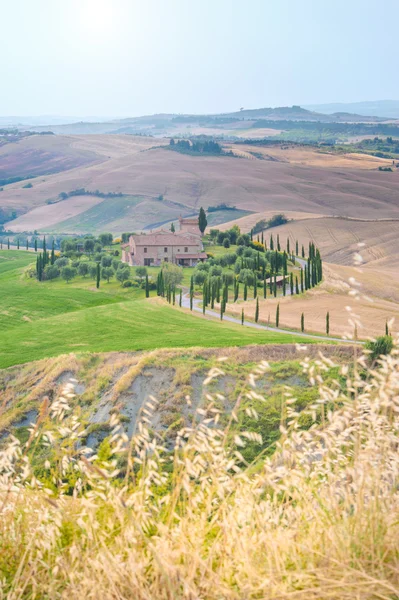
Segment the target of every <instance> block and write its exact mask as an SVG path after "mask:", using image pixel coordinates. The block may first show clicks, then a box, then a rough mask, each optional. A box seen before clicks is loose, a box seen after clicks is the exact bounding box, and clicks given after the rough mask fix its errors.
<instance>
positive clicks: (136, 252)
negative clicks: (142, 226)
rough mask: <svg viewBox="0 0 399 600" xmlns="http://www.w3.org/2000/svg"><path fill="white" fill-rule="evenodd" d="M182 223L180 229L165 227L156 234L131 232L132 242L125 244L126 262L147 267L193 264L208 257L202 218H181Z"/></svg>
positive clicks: (189, 265) (191, 265)
mask: <svg viewBox="0 0 399 600" xmlns="http://www.w3.org/2000/svg"><path fill="white" fill-rule="evenodd" d="M179 223H180V229H179V231H177V232H175V233H172V232H171V231H166V230H164V229H161V230H159V231H156V232H154V233H148V234H141V235H131V236H130V238H129V242H128V243H127V244H123V245H122V262H125V263H127V264H129V265H131V266H138V265H141V266H142V265H144V266H145V267H150V266H159V265H161V264H162V263H163V262H171V263H174V264H177V265H181V266H182V267H193V266H195V265H196V264H197V263H198V262H200V261H202V262H203V261H204V260H206V258H207V255H206V253H205V252H204V246H203V244H202V236H201V231H200V229H199V227H198V217H189V218H185V219H183V218H182V217H180V218H179Z"/></svg>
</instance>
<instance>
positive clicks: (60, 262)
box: [54, 256, 69, 269]
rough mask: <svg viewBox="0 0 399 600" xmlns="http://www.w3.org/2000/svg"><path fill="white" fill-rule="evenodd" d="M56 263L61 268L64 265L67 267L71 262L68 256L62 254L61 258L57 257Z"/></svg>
mask: <svg viewBox="0 0 399 600" xmlns="http://www.w3.org/2000/svg"><path fill="white" fill-rule="evenodd" d="M54 264H55V265H56V266H57V267H58V268H59V269H61V268H62V267H66V265H68V264H69V258H67V257H66V256H61V257H60V258H57V259H56V260H55V261H54Z"/></svg>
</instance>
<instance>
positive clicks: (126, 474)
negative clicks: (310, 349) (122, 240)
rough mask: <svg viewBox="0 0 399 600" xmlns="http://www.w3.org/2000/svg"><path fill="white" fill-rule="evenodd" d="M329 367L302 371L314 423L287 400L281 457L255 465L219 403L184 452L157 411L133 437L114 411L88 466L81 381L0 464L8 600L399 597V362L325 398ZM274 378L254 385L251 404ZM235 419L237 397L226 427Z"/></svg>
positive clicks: (359, 369) (184, 438) (359, 364)
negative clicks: (74, 407) (74, 409)
mask: <svg viewBox="0 0 399 600" xmlns="http://www.w3.org/2000/svg"><path fill="white" fill-rule="evenodd" d="M332 366H333V365H332V361H331V360H330V359H327V358H324V357H323V356H320V359H319V360H318V361H316V362H315V363H311V362H310V361H308V360H306V359H305V360H304V362H303V367H304V370H305V371H307V372H308V374H309V377H310V382H311V383H312V384H313V385H317V386H318V388H319V400H318V401H317V402H316V403H315V404H314V405H313V406H312V407H311V409H310V411H309V420H310V421H311V420H312V419H317V421H315V423H314V425H313V426H311V428H310V429H309V430H306V431H305V430H302V429H301V428H300V426H299V421H298V419H299V414H298V413H297V412H295V399H294V398H292V397H291V394H290V391H289V389H288V388H287V392H286V394H285V396H284V401H283V406H282V420H281V433H282V437H281V441H280V444H279V446H278V449H277V452H276V454H275V455H274V456H273V457H271V458H265V457H259V459H258V461H257V463H256V465H252V466H247V465H245V464H244V461H243V459H242V456H241V454H240V448H242V446H243V445H245V444H246V443H253V442H256V441H259V440H260V437H259V436H260V434H254V433H252V434H247V433H246V432H245V431H243V432H241V433H240V434H239V435H235V437H234V440H232V439H231V436H230V434H229V427H227V428H226V429H221V428H220V427H219V425H218V421H219V416H218V415H219V412H218V411H217V410H216V409H215V408H214V404H213V398H212V396H211V395H208V397H207V399H208V402H209V404H208V406H207V407H206V408H205V409H203V410H202V409H199V410H198V411H197V419H196V420H195V422H194V423H193V426H192V427H191V428H187V429H184V430H182V431H180V432H178V434H177V437H176V442H175V448H174V451H173V450H172V452H170V453H168V452H167V451H166V449H163V448H162V440H160V439H156V438H155V437H154V436H153V435H152V434H151V431H150V430H149V429H147V427H146V422H147V420H148V417H149V416H150V415H151V413H152V412H153V411H155V410H156V407H157V401H156V399H152V400H150V402H148V403H147V405H146V407H145V409H144V410H143V412H142V415H141V419H140V421H139V424H138V430H137V433H136V435H135V436H134V437H133V438H132V440H130V441H129V440H128V439H127V437H126V435H125V434H124V432H123V429H122V427H121V425H120V423H119V420H118V417H117V415H114V416H113V427H114V429H113V431H112V434H111V438H110V444H109V446H108V447H107V448H106V449H104V448H103V449H102V451H101V453H100V452H99V454H98V455H97V456H91V455H90V451H89V450H88V449H86V448H84V447H83V446H82V445H81V446H80V447H79V444H78V441H79V440H80V439H81V438H83V437H84V435H85V433H84V431H83V427H82V425H81V424H80V423H79V419H78V415H73V414H72V415H71V414H70V412H71V411H70V410H69V406H68V399H69V398H72V397H73V395H74V384H75V382H74V381H73V380H71V381H70V383H69V384H67V386H66V388H65V390H64V391H63V394H62V397H60V398H57V399H55V400H54V401H53V402H52V403H51V404H49V403H46V402H45V403H44V405H43V407H42V413H41V416H40V417H39V419H38V422H37V425H36V426H35V427H34V428H32V430H31V435H30V438H29V440H28V441H27V443H26V444H25V445H24V446H23V447H21V446H20V444H19V443H18V442H17V440H12V442H11V444H10V445H9V446H8V448H7V449H6V450H5V451H4V452H3V453H2V455H1V462H0V476H1V497H0V510H1V513H2V514H1V521H0V532H1V533H0V570H1V573H2V576H1V579H0V597H1V598H7V599H8V600H14V599H17V598H18V599H19V598H69V599H71V598H87V599H94V598H96V599H98V598H105V599H114V598H115V599H116V598H118V599H125V598H126V599H141V598H143V599H144V598H145V599H150V598H156V599H175V598H190V599H194V598H212V599H220V598H228V599H247V598H262V599H263V598H270V599H272V598H273V599H277V598H280V599H286V598H300V599H305V598H306V600H308V599H309V598H314V599H316V598H323V599H325V598H328V599H336V600H338V599H339V600H342V599H348V600H349V599H351V600H352V599H354V598H356V599H362V600H363V599H371V598H380V599H382V598H386V599H388V598H390V599H392V598H395V597H397V595H398V593H399V537H398V533H399V532H398V524H399V491H398V476H399V454H398V451H397V449H398V412H399V351H398V349H397V346H396V347H395V349H394V351H393V353H392V354H391V355H390V356H387V357H384V358H383V359H382V360H381V364H380V365H379V366H378V367H376V368H375V370H368V371H367V364H366V358H365V357H364V356H359V357H358V358H357V359H356V360H355V363H354V364H353V365H348V366H346V367H343V368H342V371H341V379H340V381H336V382H335V383H334V384H333V385H332V386H331V387H330V388H327V387H326V386H325V384H324V381H323V377H325V374H326V372H328V370H329V369H330V368H331V367H332ZM222 368H223V362H221V363H220V369H219V368H214V369H213V370H212V371H211V372H210V374H209V377H208V380H207V381H208V382H210V381H211V380H212V379H213V378H215V377H218V376H219V375H220V374H221V373H222ZM267 369H268V365H267V363H265V362H262V363H260V364H259V366H258V367H257V368H255V369H254V372H253V374H251V375H250V376H249V380H248V384H249V389H250V391H249V392H248V394H249V395H250V397H254V398H255V397H257V398H258V397H259V396H258V391H257V388H256V380H257V377H258V376H261V375H262V374H263V373H264V371H265V370H267ZM206 383H207V382H206ZM264 401H265V402H267V398H265V399H264ZM247 410H250V411H251V409H247ZM239 411H240V399H238V402H237V405H236V407H235V409H234V411H233V412H232V414H231V419H232V420H234V419H236V418H237V414H238V412H239ZM252 416H253V415H252ZM301 422H303V416H302V418H301ZM309 424H310V423H309ZM43 452H52V453H53V456H54V457H55V459H54V460H53V461H52V463H46V464H45V469H44V471H43V473H42V478H41V479H42V481H44V480H46V479H47V482H46V483H45V484H43V483H40V482H39V481H38V480H37V479H36V478H35V476H34V475H33V466H32V465H34V464H35V460H36V459H35V458H34V457H35V456H36V457H37V456H38V455H40V453H43ZM32 457H33V458H32ZM36 464H37V463H36Z"/></svg>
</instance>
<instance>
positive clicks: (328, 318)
mask: <svg viewBox="0 0 399 600" xmlns="http://www.w3.org/2000/svg"><path fill="white" fill-rule="evenodd" d="M329 333H330V313H329V312H327V314H326V334H327V335H328V334H329Z"/></svg>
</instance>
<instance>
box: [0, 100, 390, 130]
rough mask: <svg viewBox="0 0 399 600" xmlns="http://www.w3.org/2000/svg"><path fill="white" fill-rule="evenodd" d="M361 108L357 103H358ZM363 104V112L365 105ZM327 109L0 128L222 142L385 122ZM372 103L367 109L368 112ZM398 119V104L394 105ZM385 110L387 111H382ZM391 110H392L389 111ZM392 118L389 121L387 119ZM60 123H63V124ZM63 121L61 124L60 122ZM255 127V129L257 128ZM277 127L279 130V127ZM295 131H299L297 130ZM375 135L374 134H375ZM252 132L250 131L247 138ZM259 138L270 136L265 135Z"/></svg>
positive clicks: (23, 122)
mask: <svg viewBox="0 0 399 600" xmlns="http://www.w3.org/2000/svg"><path fill="white" fill-rule="evenodd" d="M360 104H361V103H360ZM368 104H370V103H363V104H361V106H363V108H364V110H366V109H365V107H366V105H368ZM371 104H372V103H371ZM377 104H378V103H377ZM326 106H327V108H332V107H335V106H337V107H338V108H337V110H332V111H329V112H328V111H327V109H326V110H325V111H324V112H320V111H318V110H313V109H312V110H310V109H309V107H308V108H304V107H301V106H298V105H293V106H279V107H276V108H273V107H264V108H255V109H244V108H243V109H241V110H239V111H236V112H229V113H218V114H202V115H196V114H187V113H186V114H173V113H161V114H155V115H143V116H140V117H128V118H119V119H113V118H110V119H106V118H99V119H97V120H96V119H95V118H94V117H88V118H87V119H84V120H83V119H82V120H81V119H79V120H76V121H73V120H72V119H71V117H51V118H50V117H48V119H49V120H48V121H47V122H45V120H46V119H47V117H32V118H31V119H32V121H31V122H30V123H29V119H30V117H0V128H1V127H3V128H5V127H7V120H8V123H10V119H12V120H13V123H14V126H15V127H17V128H19V129H20V130H26V129H29V130H30V131H35V132H43V131H52V132H53V133H56V134H66V135H79V134H131V135H132V134H133V135H151V136H154V137H168V136H177V137H178V136H181V137H187V136H192V135H210V136H220V137H222V138H225V139H226V138H229V139H232V138H234V137H237V135H238V136H240V135H241V134H240V130H241V131H242V132H244V131H245V130H249V129H252V128H259V127H260V128H262V129H266V130H267V129H269V130H278V129H280V128H281V129H285V128H286V127H285V125H286V124H287V123H298V124H299V125H300V124H301V123H303V124H305V123H307V124H308V125H311V124H312V123H314V124H316V125H317V124H319V125H320V124H337V123H343V124H357V123H365V124H375V125H378V124H379V123H382V122H383V121H385V120H386V117H385V116H379V115H377V114H376V113H374V114H373V113H372V112H367V110H366V113H367V114H365V112H363V113H360V112H353V110H351V111H348V110H346V108H347V105H344V104H343V105H326ZM374 106H375V103H374V104H372V105H371V106H369V110H370V111H372V110H373V107H374ZM397 106H398V111H397V115H398V118H399V102H398V103H397ZM386 110H388V108H387V107H386ZM392 110H393V109H392ZM390 118H393V117H390ZM63 119H64V121H63ZM62 121H63V122H62ZM258 124H259V126H258ZM280 124H281V127H280ZM298 128H299V127H298ZM375 133H376V134H377V133H378V132H375ZM253 134H254V132H253V131H252V133H251V135H253ZM261 135H262V136H263V135H266V136H267V135H271V133H270V131H269V133H268V132H267V131H264V132H262V133H261Z"/></svg>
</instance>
